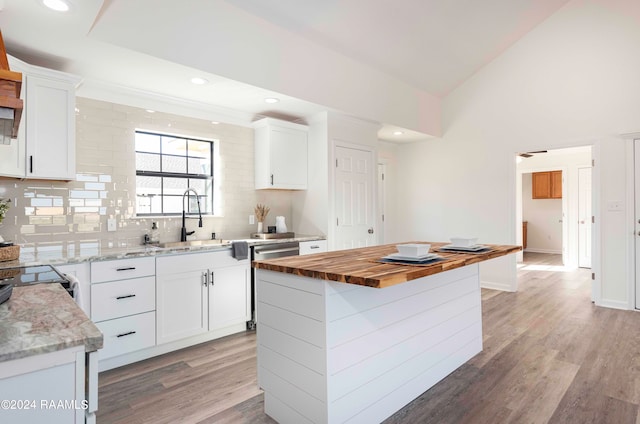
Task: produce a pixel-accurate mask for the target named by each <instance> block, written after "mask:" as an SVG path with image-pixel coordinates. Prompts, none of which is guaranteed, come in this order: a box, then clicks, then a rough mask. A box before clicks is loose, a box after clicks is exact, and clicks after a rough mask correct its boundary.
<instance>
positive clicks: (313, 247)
mask: <svg viewBox="0 0 640 424" xmlns="http://www.w3.org/2000/svg"><path fill="white" fill-rule="evenodd" d="M309 249H320V246H318V245H317V244H314V245H313V246H309Z"/></svg>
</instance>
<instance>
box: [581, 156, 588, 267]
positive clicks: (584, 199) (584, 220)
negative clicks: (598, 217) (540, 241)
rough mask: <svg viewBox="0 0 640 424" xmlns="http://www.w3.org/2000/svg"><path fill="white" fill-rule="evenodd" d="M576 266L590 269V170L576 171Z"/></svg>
mask: <svg viewBox="0 0 640 424" xmlns="http://www.w3.org/2000/svg"><path fill="white" fill-rule="evenodd" d="M578 266H579V267H580V268H591V168H579V169H578Z"/></svg>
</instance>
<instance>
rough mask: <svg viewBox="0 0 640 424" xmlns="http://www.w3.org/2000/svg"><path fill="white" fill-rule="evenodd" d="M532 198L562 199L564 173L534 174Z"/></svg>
mask: <svg viewBox="0 0 640 424" xmlns="http://www.w3.org/2000/svg"><path fill="white" fill-rule="evenodd" d="M531 181H532V185H533V186H532V189H531V198H533V199H562V171H548V172H534V173H533V174H532V178H531Z"/></svg>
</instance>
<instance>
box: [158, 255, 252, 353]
mask: <svg viewBox="0 0 640 424" xmlns="http://www.w3.org/2000/svg"><path fill="white" fill-rule="evenodd" d="M249 270H250V263H249V261H248V260H242V261H238V260H236V259H234V258H232V257H231V252H230V251H228V250H225V251H219V252H205V253H192V254H182V255H175V256H162V257H158V258H157V259H156V271H157V277H156V292H157V341H158V344H159V345H160V344H162V343H169V342H173V341H176V340H181V339H185V338H188V337H191V336H196V335H200V334H203V333H206V332H211V331H215V330H219V329H221V328H224V327H228V326H232V325H237V324H244V323H246V322H247V321H249V320H250V319H251V298H250V281H249Z"/></svg>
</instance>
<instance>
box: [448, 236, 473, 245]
mask: <svg viewBox="0 0 640 424" xmlns="http://www.w3.org/2000/svg"><path fill="white" fill-rule="evenodd" d="M450 240H451V244H452V245H453V246H456V247H469V246H474V245H475V244H476V243H478V237H451V239H450Z"/></svg>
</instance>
